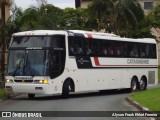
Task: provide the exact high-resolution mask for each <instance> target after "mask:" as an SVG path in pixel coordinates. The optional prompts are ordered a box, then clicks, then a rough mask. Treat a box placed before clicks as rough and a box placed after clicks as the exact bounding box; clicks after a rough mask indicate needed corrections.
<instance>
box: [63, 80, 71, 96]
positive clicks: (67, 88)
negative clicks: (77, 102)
mask: <svg viewBox="0 0 160 120" xmlns="http://www.w3.org/2000/svg"><path fill="white" fill-rule="evenodd" d="M70 88H71V84H70V82H69V81H66V82H64V84H63V89H62V97H63V98H65V99H67V98H68V97H69V92H70Z"/></svg>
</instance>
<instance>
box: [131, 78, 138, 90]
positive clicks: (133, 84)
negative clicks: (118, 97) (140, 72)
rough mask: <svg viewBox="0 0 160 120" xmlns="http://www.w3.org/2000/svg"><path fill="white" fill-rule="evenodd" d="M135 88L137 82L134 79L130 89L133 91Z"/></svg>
mask: <svg viewBox="0 0 160 120" xmlns="http://www.w3.org/2000/svg"><path fill="white" fill-rule="evenodd" d="M136 89H137V83H136V81H135V80H134V81H133V82H132V90H133V91H135V90H136Z"/></svg>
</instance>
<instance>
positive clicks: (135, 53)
mask: <svg viewBox="0 0 160 120" xmlns="http://www.w3.org/2000/svg"><path fill="white" fill-rule="evenodd" d="M130 56H131V57H135V58H137V57H138V46H137V44H134V43H133V45H132V50H131V52H130Z"/></svg>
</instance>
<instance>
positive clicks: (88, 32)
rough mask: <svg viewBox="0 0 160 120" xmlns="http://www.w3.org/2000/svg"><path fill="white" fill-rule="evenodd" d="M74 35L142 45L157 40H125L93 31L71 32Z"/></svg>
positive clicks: (110, 34)
mask: <svg viewBox="0 0 160 120" xmlns="http://www.w3.org/2000/svg"><path fill="white" fill-rule="evenodd" d="M69 31H70V32H73V33H80V34H84V36H85V37H87V36H88V34H89V35H91V36H92V38H96V39H104V40H105V39H107V40H116V41H128V42H142V43H154V44H156V40H155V39H153V38H136V39H134V38H125V37H120V36H118V35H115V34H112V33H101V32H91V31H82V30H69Z"/></svg>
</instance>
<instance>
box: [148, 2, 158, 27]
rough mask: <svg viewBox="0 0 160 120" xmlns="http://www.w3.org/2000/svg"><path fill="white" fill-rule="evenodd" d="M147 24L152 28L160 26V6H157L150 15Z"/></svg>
mask: <svg viewBox="0 0 160 120" xmlns="http://www.w3.org/2000/svg"><path fill="white" fill-rule="evenodd" d="M147 22H148V23H149V25H150V26H158V27H159V26H160V4H157V6H156V7H154V8H153V10H152V11H151V12H150V13H149V14H148V16H147Z"/></svg>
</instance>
